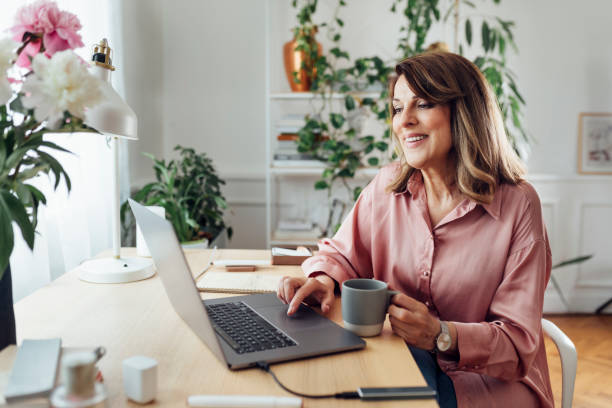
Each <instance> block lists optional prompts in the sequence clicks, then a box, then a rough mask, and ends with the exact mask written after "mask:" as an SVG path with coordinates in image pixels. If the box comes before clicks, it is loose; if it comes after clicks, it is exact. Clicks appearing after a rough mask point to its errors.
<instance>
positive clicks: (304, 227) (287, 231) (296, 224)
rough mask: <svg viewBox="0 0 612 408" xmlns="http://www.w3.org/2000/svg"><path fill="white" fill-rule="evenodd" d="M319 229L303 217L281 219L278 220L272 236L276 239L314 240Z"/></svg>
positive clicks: (318, 233)
mask: <svg viewBox="0 0 612 408" xmlns="http://www.w3.org/2000/svg"><path fill="white" fill-rule="evenodd" d="M320 233H321V231H320V230H319V228H318V227H317V226H316V225H314V224H313V223H312V222H311V221H308V220H304V219H281V220H279V221H278V224H277V226H276V230H275V231H274V237H275V238H276V239H278V240H305V241H316V239H317V237H318V236H319V235H320Z"/></svg>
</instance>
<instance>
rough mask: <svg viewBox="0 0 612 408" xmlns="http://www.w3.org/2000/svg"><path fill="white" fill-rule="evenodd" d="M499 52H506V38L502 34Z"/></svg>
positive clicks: (502, 53)
mask: <svg viewBox="0 0 612 408" xmlns="http://www.w3.org/2000/svg"><path fill="white" fill-rule="evenodd" d="M499 53H500V54H501V55H504V54H505V53H506V40H505V39H504V36H502V35H500V36H499Z"/></svg>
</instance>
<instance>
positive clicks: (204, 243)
mask: <svg viewBox="0 0 612 408" xmlns="http://www.w3.org/2000/svg"><path fill="white" fill-rule="evenodd" d="M181 247H183V249H206V248H208V239H206V238H204V239H198V240H195V241H187V242H181Z"/></svg>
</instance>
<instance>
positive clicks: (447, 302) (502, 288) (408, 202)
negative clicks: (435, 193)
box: [302, 163, 553, 408]
mask: <svg viewBox="0 0 612 408" xmlns="http://www.w3.org/2000/svg"><path fill="white" fill-rule="evenodd" d="M396 171H397V163H394V164H391V165H389V166H386V167H385V168H383V169H381V171H380V172H379V173H378V175H377V176H376V177H375V178H374V180H372V182H371V183H370V184H369V185H368V186H367V187H366V188H364V190H363V192H362V193H361V196H360V197H359V199H358V200H357V202H356V203H355V206H354V207H353V209H352V211H351V212H350V213H349V215H348V216H347V218H346V220H345V221H344V223H343V224H342V226H341V227H340V229H339V230H338V233H337V234H336V235H335V236H334V238H333V239H323V240H321V241H320V242H319V252H318V254H317V255H316V256H313V257H311V258H309V259H307V260H306V261H304V263H303V264H302V269H303V270H304V272H305V273H306V274H307V275H310V274H313V273H315V272H325V273H326V274H328V275H329V276H331V277H332V278H334V279H335V280H336V281H337V282H338V283H342V282H343V281H344V280H346V279H351V278H358V277H363V278H376V279H380V280H383V281H385V282H388V283H389V286H390V287H391V288H392V289H395V290H400V291H402V292H403V293H405V294H407V295H409V296H411V297H413V298H415V299H417V300H419V301H421V302H423V303H424V304H425V305H427V306H428V307H429V310H430V312H431V313H432V314H433V315H434V316H436V317H438V318H440V319H441V320H445V321H452V322H454V324H455V326H456V328H457V346H458V351H459V358H458V361H457V360H446V359H443V358H441V357H440V356H438V363H439V365H440V368H441V369H442V370H443V371H444V372H445V373H446V374H448V376H449V377H450V378H451V379H452V381H453V384H454V386H455V392H456V394H457V403H458V406H459V407H499V406H513V407H516V406H520V407H522V408H527V407H537V406H542V407H552V406H553V396H552V390H551V387H550V379H549V376H548V365H547V363H546V352H545V349H544V339H543V335H542V326H541V319H542V304H543V299H544V290H545V288H546V284H547V282H548V279H549V277H550V269H551V254H550V247H549V244H548V237H547V235H546V229H545V226H544V223H543V220H542V214H541V207H540V200H539V198H538V195H537V193H536V192H535V190H534V189H533V187H532V186H531V185H530V184H528V183H527V182H522V183H520V184H519V185H507V184H503V185H501V186H500V187H499V188H498V191H497V192H496V194H495V197H494V199H493V202H492V203H491V204H486V205H483V204H477V203H476V202H475V201H472V200H470V199H465V200H464V201H463V202H462V203H461V204H459V205H458V206H457V207H456V208H455V209H454V210H453V211H451V212H450V213H449V214H448V215H446V217H444V219H442V221H440V223H439V224H438V225H436V226H435V227H432V225H431V222H430V219H429V212H428V209H427V197H426V191H425V187H424V184H423V179H422V175H421V173H420V171H416V172H415V173H414V174H413V176H412V177H411V178H410V180H409V181H408V185H407V188H406V190H407V191H404V192H402V193H386V192H385V188H386V187H387V185H388V184H389V183H390V181H391V180H392V178H393V177H394V175H395V172H396Z"/></svg>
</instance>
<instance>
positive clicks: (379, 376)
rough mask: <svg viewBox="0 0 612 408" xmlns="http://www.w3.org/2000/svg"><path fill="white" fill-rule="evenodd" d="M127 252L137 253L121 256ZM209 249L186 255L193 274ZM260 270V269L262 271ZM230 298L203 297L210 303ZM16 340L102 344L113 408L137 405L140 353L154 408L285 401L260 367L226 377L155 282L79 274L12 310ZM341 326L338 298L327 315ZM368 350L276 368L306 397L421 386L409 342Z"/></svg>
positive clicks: (235, 255)
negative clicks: (234, 399)
mask: <svg viewBox="0 0 612 408" xmlns="http://www.w3.org/2000/svg"><path fill="white" fill-rule="evenodd" d="M124 252H125V253H124V254H125V255H127V254H130V253H131V250H124ZM209 254H210V252H209V251H208V250H205V251H201V250H200V251H196V250H192V251H187V259H188V262H189V264H190V267H191V268H192V271H193V272H194V274H196V273H197V272H198V271H200V270H201V268H202V267H203V265H205V264H206V262H207V260H208V256H209ZM220 258H224V259H268V258H269V251H253V250H244V251H237V250H222V251H219V255H218V259H220ZM260 270H261V268H260ZM265 271H266V272H267V273H274V274H279V275H290V274H294V275H300V274H301V271H300V269H299V267H294V266H280V267H278V266H277V267H270V268H265ZM219 296H224V295H222V294H213V293H207V294H204V295H203V297H205V298H212V297H219ZM15 318H16V321H17V337H18V338H17V341H18V343H21V341H22V339H24V338H49V337H61V338H62V344H63V345H64V346H73V347H82V346H92V347H93V346H98V345H102V346H104V347H106V350H107V354H106V356H104V358H102V360H100V362H99V367H100V370H101V371H102V373H103V375H104V378H105V383H106V386H107V389H108V392H109V394H110V401H109V402H110V406H111V407H121V406H139V405H137V404H133V403H130V402H128V400H127V398H126V397H125V395H124V394H123V383H122V378H121V361H122V360H123V359H125V358H127V357H130V356H133V355H137V354H141V355H146V356H150V357H153V358H155V359H156V360H157V361H158V363H159V367H158V392H157V399H156V401H155V403H154V404H150V405H148V406H162V407H176V406H179V407H180V406H186V405H187V403H186V399H187V397H188V396H189V395H193V394H240V395H277V396H288V395H289V394H287V393H285V392H284V391H283V390H282V389H281V388H280V387H278V385H276V384H275V383H274V381H273V379H272V377H271V376H269V375H268V374H266V373H264V372H263V371H260V370H258V369H247V370H241V371H230V370H229V369H227V367H226V366H225V365H224V364H222V363H220V362H219V361H218V360H217V359H216V358H215V356H214V355H213V354H212V353H211V352H210V351H209V350H208V348H207V347H206V346H205V345H204V344H203V343H202V342H201V341H200V339H199V338H198V337H196V335H195V334H193V333H192V332H191V330H190V329H189V327H188V326H187V325H186V324H185V323H184V322H183V320H181V319H180V318H179V316H178V315H177V314H176V313H175V312H174V309H172V306H171V304H170V301H169V300H168V298H167V297H166V294H165V292H164V290H163V286H162V283H161V280H160V279H159V277H158V276H157V275H155V276H154V277H153V278H151V279H147V280H144V281H139V282H132V283H124V284H93V283H87V282H83V281H80V280H79V279H78V277H77V273H76V271H75V270H73V271H70V272H68V273H66V274H65V275H64V276H62V277H60V278H59V279H57V280H55V281H54V282H52V283H51V284H49V285H47V286H45V287H43V288H40V289H39V290H37V291H36V292H35V293H33V294H32V295H30V296H28V297H26V298H24V299H22V300H20V301H19V302H18V303H17V304H15ZM330 318H332V319H333V320H334V321H336V322H340V324H341V321H342V318H341V308H340V301H339V299H337V300H336V303H335V305H334V307H333V308H332V311H331V313H330ZM366 341H367V346H366V348H365V349H364V350H360V351H354V352H348V353H340V354H334V355H330V356H324V357H317V358H311V359H306V360H301V361H293V362H287V363H282V364H275V365H273V366H272V368H273V370H274V372H275V373H276V374H277V376H278V377H279V379H280V380H281V381H282V382H283V383H284V384H286V385H287V386H288V387H289V388H292V389H295V390H298V391H302V392H306V393H333V392H339V391H353V390H355V389H356V388H358V387H366V386H367V387H384V386H416V385H425V380H424V379H423V377H422V376H421V373H420V371H419V369H418V367H417V366H416V364H415V362H414V360H413V359H412V356H411V354H410V352H409V351H408V349H407V348H406V346H405V344H404V343H403V341H402V340H401V339H400V338H399V337H397V336H395V335H393V334H392V332H391V329H390V327H389V325H388V322H387V323H386V325H385V328H384V330H383V333H382V335H380V336H378V337H375V338H368V339H366ZM14 356H15V348H14V347H12V348H7V349H6V350H4V351H3V352H2V353H0V373H2V374H4V377H5V378H6V376H7V373H8V372H9V371H10V369H11V367H12V362H13V360H14ZM304 406H305V407H329V406H334V407H335V406H338V407H366V406H367V407H370V406H377V407H378V406H384V407H400V406H401V407H408V406H415V407H417V406H418V407H430V406H431V407H437V404H436V403H435V401H433V400H421V401H393V402H391V401H384V402H381V403H372V402H367V403H366V402H361V401H360V400H344V401H341V400H307V399H305V400H304Z"/></svg>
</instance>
